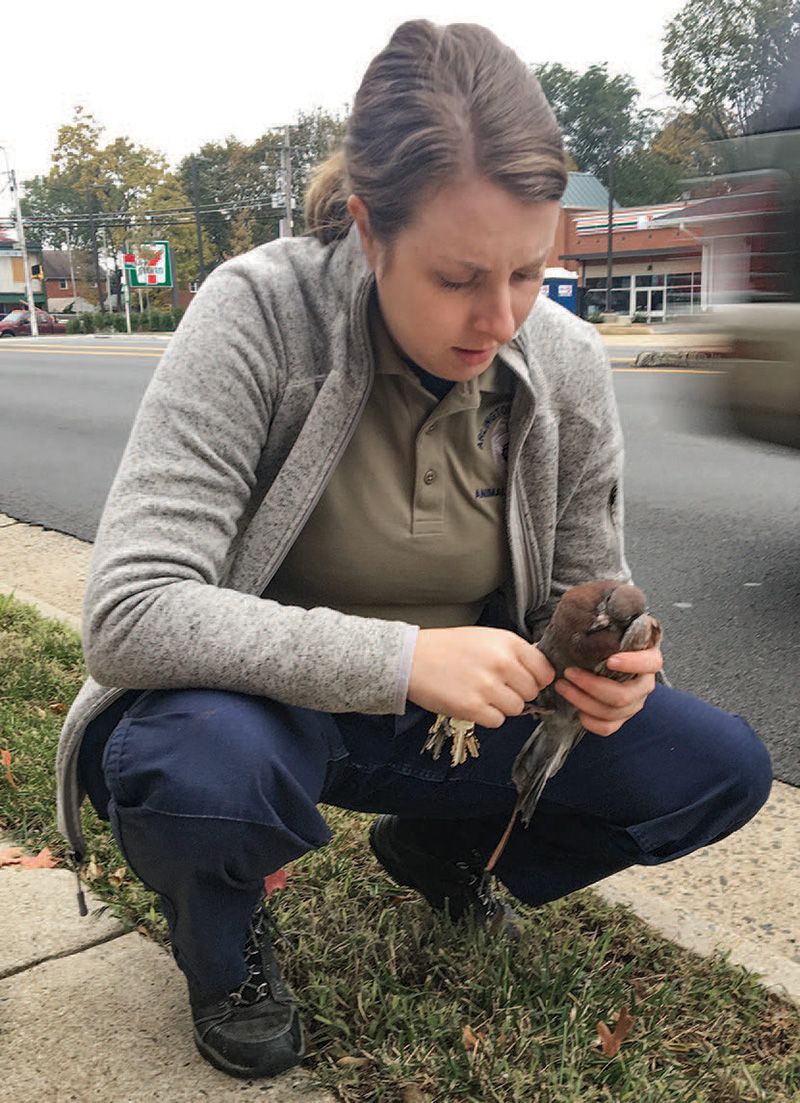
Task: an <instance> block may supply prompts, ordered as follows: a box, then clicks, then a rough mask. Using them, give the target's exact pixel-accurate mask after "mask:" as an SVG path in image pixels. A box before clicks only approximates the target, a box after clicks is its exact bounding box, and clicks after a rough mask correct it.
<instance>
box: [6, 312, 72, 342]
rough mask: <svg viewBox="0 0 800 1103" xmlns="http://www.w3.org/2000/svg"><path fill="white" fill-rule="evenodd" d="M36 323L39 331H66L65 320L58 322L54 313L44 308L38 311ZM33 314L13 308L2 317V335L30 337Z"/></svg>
mask: <svg viewBox="0 0 800 1103" xmlns="http://www.w3.org/2000/svg"><path fill="white" fill-rule="evenodd" d="M36 324H37V325H38V327H39V333H40V334H42V333H66V332H67V327H66V326H65V325H64V324H63V322H57V321H56V319H55V318H54V317H53V315H52V314H48V313H47V312H46V311H44V310H37V311H36ZM30 335H31V316H30V312H29V311H27V310H12V311H11V313H10V314H6V316H5V318H0V337H30Z"/></svg>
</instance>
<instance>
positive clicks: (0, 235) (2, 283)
mask: <svg viewBox="0 0 800 1103" xmlns="http://www.w3.org/2000/svg"><path fill="white" fill-rule="evenodd" d="M26 245H27V252H28V264H29V265H31V266H33V265H34V264H41V263H42V247H41V245H39V244H38V243H37V242H35V241H28V242H26ZM31 289H32V291H33V301H34V303H35V304H36V306H38V307H39V308H40V309H41V310H47V295H46V291H45V286H44V280H32V281H31ZM20 307H22V308H23V309H25V310H27V308H28V295H27V288H26V285H25V264H24V260H23V256H22V249H21V248H20V246H19V244H18V242H17V239H16V236H15V235H14V236H12V235H11V234H10V233H8V232H7V231H2V230H0V319H2V318H4V317H5V316H6V315H7V314H10V313H11V311H12V310H17V309H18V308H20Z"/></svg>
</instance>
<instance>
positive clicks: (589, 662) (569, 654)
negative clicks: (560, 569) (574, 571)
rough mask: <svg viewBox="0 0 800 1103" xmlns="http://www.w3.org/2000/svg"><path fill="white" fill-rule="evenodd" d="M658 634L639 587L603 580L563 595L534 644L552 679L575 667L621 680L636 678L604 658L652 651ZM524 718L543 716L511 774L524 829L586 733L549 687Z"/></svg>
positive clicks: (581, 586)
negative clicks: (647, 650)
mask: <svg viewBox="0 0 800 1103" xmlns="http://www.w3.org/2000/svg"><path fill="white" fill-rule="evenodd" d="M661 635H662V633H661V626H660V624H659V623H658V621H657V620H656V619H655V618H654V617H652V616H651V615H650V614H649V613H648V611H647V599H646V597H645V595H644V594H643V593H642V591H641V590H640V589H639V588H638V587H636V586H631V585H629V584H627V583H620V582H615V581H613V580H611V579H603V580H600V581H598V582H586V583H583V584H582V585H580V586H573V587H572V588H571V589H569V590H567V591H566V593H565V594H564V595H563V596H562V598H561V600H560V601H559V603H558V605H557V606H556V609H555V612H554V613H553V616H552V618H551V620H550V623H549V624H548V626H547V628H546V629H545V632H544V635H543V636H542V638H541V640H540V641H539V643H538V644H537V646H538V648H539V650H540V651H541V652H542V654H543V655H544V656H545V658H546V659H547V660H548V662H549V663H550V665H551V666H552V667H553V669H554V670H555V672H556V678H562V677H563V676H564V671H565V670H566V669H567V667H573V666H579V667H583V669H584V670H590V671H592V672H593V673H595V674H601V675H603V676H604V677H607V678H613V679H614V680H615V681H620V682H623V681H628V680H629V679H630V678H631V677H634V675H631V674H623V673H621V672H619V671H613V670H609V669H608V668H607V666H606V659H607V658H608V657H609V656H610V655H613V654H614V653H615V652H617V651H643V650H645V649H646V648H649V647H655V646H657V644H658V643H659V641H660V640H661ZM525 714H528V715H530V716H535V717H540V718H541V723H539V724H538V725H537V727H536V728H535V730H534V731H533V733H532V734H531V736H530V738H529V739H528V740H527V741H526V742H525V744H524V746H523V747H522V749H521V751H520V752H519V754H518V755H517V757H516V759H515V761H514V765H513V767H512V770H511V777H512V780H513V782H514V785H515V786H516V789H517V792H518V794H519V797H518V799H517V811H518V812H519V814H520V818H521V819H522V822H523V823H524V824H525V825H526V826H527V825H528V824H529V823H530V819H531V816H532V815H533V811H534V809H535V808H536V805H537V803H538V801H539V797H540V796H541V794H542V790H543V789H544V787H545V785H546V784H547V782H548V781H549V779H550V778H551V777H552V776H553V775H554V774H555V773H557V772H558V770H560V769H561V767H562V766H563V764H564V761H565V759H566V757H567V755H568V754H569V752H570V751H571V750H572V749H573V748H574V747H575V746H577V744H578V743H579V742H580V740H581V738H582V737H583V735H584V731H585V729H584V728H583V727H582V725H581V723H580V720H579V719H578V711H577V709H575V708H574V707H573V706H572V705H571V704H570V703H569V701H566V700H565V699H564V698H563V697H562V696H561V695H560V694H559V693H557V692H556V690H555V689H554V688H553V686H552V685H549V686H546V687H545V688H544V689H543V690H542V692H541V693H540V694H539V695H538V696H537V698H536V700H535V701H532V702H530V704H529V705H528V706H527V708H526V709H525ZM523 715H524V714H523Z"/></svg>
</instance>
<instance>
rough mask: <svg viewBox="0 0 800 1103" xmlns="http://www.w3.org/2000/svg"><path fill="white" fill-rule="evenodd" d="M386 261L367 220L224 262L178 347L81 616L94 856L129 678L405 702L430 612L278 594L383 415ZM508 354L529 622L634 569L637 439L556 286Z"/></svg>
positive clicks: (129, 451) (114, 507)
mask: <svg viewBox="0 0 800 1103" xmlns="http://www.w3.org/2000/svg"><path fill="white" fill-rule="evenodd" d="M373 282H374V277H373V275H372V273H371V272H370V270H369V268H368V267H367V265H366V263H365V261H364V258H363V255H362V252H361V246H360V242H359V239H358V234H357V230H356V229H355V227H353V229H352V230H351V232H350V234H349V235H348V237H347V238H345V239H343V240H342V241H340V242H336V243H333V244H331V245H327V246H323V245H321V244H320V243H319V242H318V241H317V240H316V239H315V238H311V237H303V238H294V239H292V238H288V239H281V240H279V241H273V242H270V243H269V244H267V245H263V246H260V247H259V248H257V249H254V250H253V251H252V252H250V253H247V254H245V255H244V256H240V257H236V258H234V259H233V260H230V261H227V262H226V263H225V264H223V265H221V266H220V267H219V268H217V269H216V270H215V271H214V272H213V274H212V275H211V276H210V277H209V278H208V279H207V280H206V281H205V283H204V284H203V286H202V288H201V289H200V291H199V292H198V294H197V296H196V298H195V301H194V302H193V304H192V307H191V309H190V310H189V311H188V312H187V314H186V316H185V317H184V319H183V321H182V322H181V325H180V327H179V328H178V330H177V332H176V333H175V335H174V337H173V338H172V340H171V342H170V344H169V346H168V347H167V350H166V352H165V353H164V356H163V357H162V359H161V361H160V363H159V365H158V367H157V369H156V371H155V373H154V375H153V378H152V381H151V382H150V385H149V386H148V388H147V391H146V393H145V395H144V398H143V399H142V403H141V406H140V408H139V411H138V413H137V416H136V419H135V421H134V424H133V428H132V430H131V435H130V439H129V441H128V444H127V447H126V449H125V453H124V455H123V457H122V461H121V463H120V466H119V470H118V471H117V474H116V477H115V479H114V481H113V484H112V486H111V490H110V492H109V496H108V500H107V502H106V506H105V510H104V512H103V516H102V519H101V521H100V526H99V529H98V532H97V538H96V542H95V546H94V552H93V555H92V561H91V567H90V573H89V579H88V583H87V588H86V596H85V603H84V617H83V644H84V652H85V656H86V663H87V667H88V670H89V673H90V677H89V678H88V679H87V681H86V682H85V684H84V685H83V687H82V689H81V690H80V692H79V693H78V696H77V697H76V699H75V701H74V703H73V705H72V707H71V709H70V710H69V713H68V715H67V718H66V721H65V724H64V728H63V731H62V733H61V739H60V743H59V749H58V758H57V766H56V769H57V780H58V813H59V828H60V830H61V831H62V832H63V833H64V834H65V835H66V837H67V838H68V840H69V842H70V844H71V846H72V849H73V852H74V854H75V855H76V857H77V858H78V859H79V860H80V859H81V858H82V857H83V853H84V850H85V844H84V840H83V837H82V834H81V827H80V818H79V809H80V804H81V801H82V799H83V795H84V794H83V793H82V792H80V791H79V786H78V780H77V761H78V753H79V750H80V745H81V739H82V736H83V733H84V730H85V728H86V726H87V724H88V723H89V722H90V721H91V720H93V719H94V718H95V717H97V716H99V715H100V714H101V713H102V712H103V710H105V709H106V708H107V707H108V706H109V705H110V704H111V703H112V702H114V701H115V700H116V699H117V698H119V697H120V696H121V695H122V694H123V693H124V692H125V691H126V690H128V689H139V688H150V687H160V688H173V687H190V686H197V687H207V688H213V689H226V690H232V691H237V692H242V693H250V694H258V695H261V696H265V697H270V698H273V699H275V700H277V701H281V702H285V703H288V704H294V705H303V706H306V707H309V708H315V709H319V710H322V711H327V712H364V713H403V712H404V711H405V707H406V691H407V677H408V670H409V656H410V654H411V653H412V651H413V647H414V643H415V640H416V634H417V631H418V628H417V627H416V626H415V625H410V624H405V623H402V622H397V621H384V620H377V619H373V618H362V617H354V616H349V615H345V614H342V613H339V612H336V611H334V610H332V609H326V608H315V609H309V610H306V609H301V608H297V607H294V606H285V605H280V604H278V603H276V602H274V601H270V600H266V599H263V598H262V597H261V596H260V595H261V594H262V593H263V591H264V589H265V587H266V585H267V583H268V582H269V580H270V579H271V578H272V576H273V574H274V572H275V571H276V570H277V568H278V566H279V565H280V563H281V561H282V559H283V557H284V556H285V555H286V552H287V551H288V549H289V547H290V546H291V544H292V542H293V541H294V539H295V538H296V536H297V534H298V533H299V532H300V530H301V528H302V526H303V524H304V522H305V520H306V519H307V517H308V516H309V514H310V512H311V510H312V509H313V508H314V506H315V504H316V503H317V501H318V500H319V497H320V495H321V494H322V491H323V489H324V487H325V485H326V482H327V480H328V478H329V477H330V475H331V473H332V471H333V469H334V467H335V465H336V462H337V460H338V458H339V457H340V456H341V455H342V453H343V451H344V449H345V448H346V446H347V443H348V441H349V439H350V437H351V435H352V433H353V431H354V429H355V426H356V424H357V422H358V419H359V416H360V414H361V412H362V411H363V409H364V406H365V404H366V402H367V398H368V395H369V392H370V387H371V384H372V379H373V374H374V365H373V360H372V351H371V347H370V342H369V335H368V329H367V300H368V295H369V292H370V290H371V288H372V285H373ZM499 355H500V356H501V358H502V360H503V361H504V363H506V364H507V365H508V367H509V368H510V369H511V370H512V371H513V372H514V373H515V375H516V377H517V379H518V384H517V387H516V393H515V396H514V400H513V404H512V409H511V416H510V425H509V434H510V441H509V457H508V483H507V494H506V503H507V505H506V511H507V512H506V516H507V528H508V540H509V546H510V551H511V559H512V566H513V578H512V581H511V582H510V584H509V588H508V592H507V593H506V594H505V598H506V604H507V608H508V610H509V613H510V616H511V620H512V623H513V624H514V626H515V628H516V629H517V630H518V631H519V632H520V633H521V634H522V635H524V636H525V637H526V638H527V639H529V640H536V639H538V638H539V636H540V635H541V633H542V631H543V630H544V627H545V625H546V623H547V621H548V620H549V618H550V615H551V613H552V610H553V608H554V606H555V604H556V602H557V601H558V598H559V597H560V596H561V594H562V593H563V592H564V590H565V589H567V588H568V587H569V586H572V585H574V584H576V583H578V582H585V581H587V580H589V579H593V578H617V579H619V580H621V581H629V580H630V572H629V570H628V566H627V564H626V561H625V557H624V551H623V537H622V526H623V506H622V488H621V475H622V465H623V452H622V436H621V432H620V425H619V418H618V414H617V409H616V403H615V400H614V394H613V390H612V383H611V372H610V368H609V364H608V360H607V358H606V355H605V352H604V349H603V346H602V342H601V340H600V337H599V335H598V334H597V333H596V332H595V331H594V330H593V329H592V327H591V326H590V325H588V324H586V323H585V322H582V321H580V320H579V319H578V318H576V317H575V316H574V315H572V314H570V313H569V312H568V311H566V310H564V309H563V307H561V306H558V305H556V304H554V303H551V302H550V301H549V300H548V299H546V298H540V299H539V300H538V301H537V303H536V305H535V306H534V308H533V310H532V311H531V313H530V315H529V317H528V318H527V320H526V321H525V323H524V324H523V326H522V327H521V328H520V329H519V330H518V332H517V333H516V334H515V336H514V338H513V340H512V341H511V342H509V343H508V344H507V345H505V346H503V347H502V348H501V349H500V351H499Z"/></svg>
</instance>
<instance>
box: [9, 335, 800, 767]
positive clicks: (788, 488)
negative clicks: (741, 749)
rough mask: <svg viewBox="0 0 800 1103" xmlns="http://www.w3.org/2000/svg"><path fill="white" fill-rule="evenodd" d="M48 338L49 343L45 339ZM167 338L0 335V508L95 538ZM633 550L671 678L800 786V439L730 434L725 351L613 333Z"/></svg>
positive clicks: (24, 518)
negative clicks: (622, 343)
mask: <svg viewBox="0 0 800 1103" xmlns="http://www.w3.org/2000/svg"><path fill="white" fill-rule="evenodd" d="M45 346H47V347H45ZM163 346H164V340H163V339H159V338H150V337H131V338H112V339H111V340H105V341H99V340H98V339H96V338H95V339H91V338H67V339H65V338H60V339H59V338H56V339H51V340H49V341H48V340H47V339H45V340H44V341H42V342H40V343H39V344H38V345H36V346H35V347H33V342H23V341H4V342H0V511H2V512H4V513H7V514H9V515H11V516H12V517H16V518H18V519H20V520H22V521H29V522H33V523H37V524H42V525H45V526H46V527H49V528H54V529H58V530H59V531H62V532H66V533H69V534H71V535H74V536H78V537H80V538H82V539H84V540H91V539H93V536H94V533H95V530H96V526H97V522H98V519H99V516H100V512H101V509H102V505H103V502H104V500H105V497H106V494H107V493H108V488H109V486H110V483H111V479H112V477H113V474H114V471H115V470H116V467H117V465H118V463H119V459H120V457H121V455H122V450H123V448H124V444H125V440H126V438H127V434H128V432H129V429H130V425H131V423H132V421H133V417H134V415H135V412H136V409H137V407H138V404H139V402H140V400H141V396H142V394H143V392H144V389H145V387H146V385H147V382H148V380H149V378H150V376H151V374H152V371H153V369H154V368H155V365H156V363H157V362H158V357H159V355H160V351H161V349H162V348H163ZM609 354H610V356H611V359H612V365H613V367H614V370H615V375H614V382H615V389H616V392H617V397H618V401H619V406H620V412H621V416H622V421H623V426H624V429H625V437H626V478H625V500H626V533H627V555H628V560H629V562H630V564H631V567H632V570H633V574H634V578H635V579H636V581H637V582H638V583H639V585H641V586H642V587H643V589H645V591H646V592H647V594H648V596H649V598H650V605H651V608H652V610H653V612H654V613H656V615H657V616H658V617H659V618H660V619H661V621H662V623H663V625H664V630H665V638H664V645H663V646H664V654H665V660H666V671H667V674H668V676H669V678H670V680H671V681H672V683H673V684H674V685H675V686H677V687H678V688H681V689H685V690H687V691H689V692H691V693H695V694H697V695H698V696H701V697H704V698H705V699H706V700H709V701H711V702H713V703H714V704H717V705H719V706H720V707H722V708H725V709H727V710H728V711H731V712H736V713H739V714H740V715H742V716H744V717H745V718H746V719H748V720H749V721H750V723H752V724H753V725H754V727H755V728H756V729H757V730H758V731H759V732H760V734H761V735H762V737H763V738H764V739H765V740H766V742H767V744H768V746H769V748H770V751H771V753H772V756H773V762H774V765H775V771H776V776H777V777H778V778H780V779H781V780H783V781H786V782H789V783H791V784H794V785H800V719H798V717H799V716H800V678H799V677H798V674H800V453H797V452H792V451H789V450H785V449H781V448H779V447H777V446H775V447H773V446H770V445H767V444H758V443H755V442H750V441H747V440H745V439H742V438H738V437H736V436H735V435H733V434H732V433H731V432H730V431H729V430H728V428H727V426H726V425H725V422H724V418H722V417H720V416H719V415H718V414H717V413H716V412H715V410H716V401H717V399H716V398H715V396H716V395H717V393H718V390H719V387H720V384H721V379H722V377H721V376H720V375H719V374H718V373H717V367H718V365H709V367H708V369H705V370H702V371H681V370H669V371H660V370H650V369H648V370H641V369H640V370H636V369H633V368H632V367H631V364H630V360H631V357H632V356H633V355H634V354H635V350H631V349H630V348H627V349H622V348H615V347H614V346H609Z"/></svg>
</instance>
